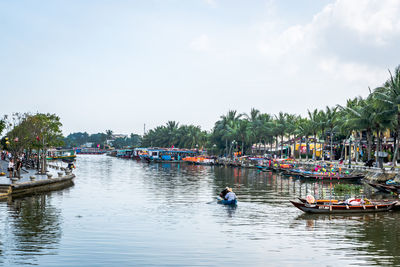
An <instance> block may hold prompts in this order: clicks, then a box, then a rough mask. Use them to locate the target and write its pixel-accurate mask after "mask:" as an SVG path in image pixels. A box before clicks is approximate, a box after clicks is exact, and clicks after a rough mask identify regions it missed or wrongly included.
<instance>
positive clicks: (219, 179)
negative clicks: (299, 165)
mask: <svg viewBox="0 0 400 267" xmlns="http://www.w3.org/2000/svg"><path fill="white" fill-rule="evenodd" d="M76 165H77V169H76V170H75V173H76V175H77V178H76V179H75V185H74V186H72V187H70V188H67V189H64V190H61V191H57V192H52V193H49V194H45V195H41V196H34V197H27V198H22V199H17V200H14V201H13V202H11V203H7V202H1V203H0V265H4V266H19V265H25V264H26V265H40V266H112V265H113V266H166V265H169V266H179V265H180V266H196V265H203V266H204V265H205V266H217V265H219V266H267V265H268V266H346V265H356V266H360V265H363V266H369V265H390V266H393V265H399V264H400V245H399V241H400V231H397V230H398V229H399V224H400V213H386V214H370V215H358V216H311V215H305V214H302V212H301V211H300V210H298V209H296V208H295V207H293V206H292V205H291V204H290V203H289V201H288V200H289V199H295V198H296V197H298V196H305V195H306V193H307V192H318V193H319V194H322V195H325V196H327V195H328V197H329V194H330V184H329V183H324V184H321V183H301V182H300V180H298V179H293V178H288V177H282V176H279V175H276V174H272V173H266V172H259V171H257V170H248V169H231V168H222V167H208V166H190V165H186V164H181V165H177V164H143V163H140V162H136V161H132V160H122V159H116V158H111V157H107V156H79V157H78V159H77V163H76ZM225 186H231V187H233V188H234V191H235V192H236V193H237V195H238V197H239V204H238V206H237V207H236V208H232V207H227V206H223V205H218V204H217V203H216V201H215V196H216V194H217V193H218V192H219V191H220V190H222V189H223V188H224V187H225ZM369 190H370V189H369V188H365V191H364V193H365V194H369V193H370V191H369ZM399 230H400V229H399Z"/></svg>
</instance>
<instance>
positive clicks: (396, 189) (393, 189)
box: [368, 183, 400, 194]
mask: <svg viewBox="0 0 400 267" xmlns="http://www.w3.org/2000/svg"><path fill="white" fill-rule="evenodd" d="M368 184H369V185H370V186H372V187H373V188H376V189H378V190H379V191H382V192H385V193H396V194H399V193H400V186H399V185H387V184H374V183H368Z"/></svg>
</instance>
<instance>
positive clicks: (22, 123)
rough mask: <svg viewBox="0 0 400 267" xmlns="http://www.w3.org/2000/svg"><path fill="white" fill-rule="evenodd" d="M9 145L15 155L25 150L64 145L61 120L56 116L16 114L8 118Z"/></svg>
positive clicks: (8, 147)
mask: <svg viewBox="0 0 400 267" xmlns="http://www.w3.org/2000/svg"><path fill="white" fill-rule="evenodd" d="M7 120H8V122H7V125H8V128H9V131H8V132H7V138H8V139H9V140H8V141H9V144H8V145H7V146H6V148H7V149H8V150H10V151H12V152H14V153H15V154H17V153H20V152H22V151H23V150H24V149H47V148H49V147H54V146H60V145H62V144H63V136H62V132H61V126H62V124H61V122H60V118H59V117H58V116H57V115H55V114H49V113H47V114H44V113H36V114H33V115H32V114H29V113H24V114H21V113H14V114H13V115H12V116H11V117H9V118H8V117H7Z"/></svg>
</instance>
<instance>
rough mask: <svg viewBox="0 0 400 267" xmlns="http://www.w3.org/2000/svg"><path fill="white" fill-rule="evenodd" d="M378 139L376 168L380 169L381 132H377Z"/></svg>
mask: <svg viewBox="0 0 400 267" xmlns="http://www.w3.org/2000/svg"><path fill="white" fill-rule="evenodd" d="M376 137H377V139H378V140H377V143H376V149H375V152H376V166H377V167H379V168H380V160H379V152H380V147H381V137H380V132H379V130H378V131H376Z"/></svg>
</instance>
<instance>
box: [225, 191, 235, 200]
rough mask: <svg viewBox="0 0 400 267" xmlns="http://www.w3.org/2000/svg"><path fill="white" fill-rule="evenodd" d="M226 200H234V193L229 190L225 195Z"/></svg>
mask: <svg viewBox="0 0 400 267" xmlns="http://www.w3.org/2000/svg"><path fill="white" fill-rule="evenodd" d="M225 199H226V200H235V199H236V194H235V193H233V192H229V193H228V194H226V195H225Z"/></svg>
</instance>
